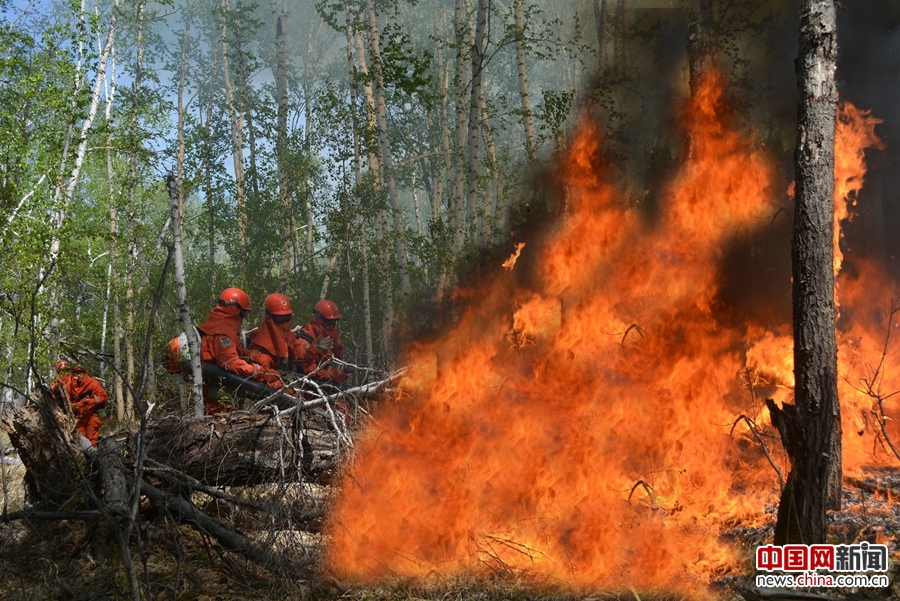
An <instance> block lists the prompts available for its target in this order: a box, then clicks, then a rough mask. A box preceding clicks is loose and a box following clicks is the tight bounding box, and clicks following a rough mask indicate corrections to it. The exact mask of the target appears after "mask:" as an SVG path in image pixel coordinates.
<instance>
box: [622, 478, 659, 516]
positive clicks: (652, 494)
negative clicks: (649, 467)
mask: <svg viewBox="0 0 900 601" xmlns="http://www.w3.org/2000/svg"><path fill="white" fill-rule="evenodd" d="M638 486H642V487H643V488H644V491H645V492H646V493H647V496H648V497H650V502H651V503H653V509H659V504H658V503H657V502H656V493H655V492H653V487H652V486H650V485H649V484H647V483H646V482H644V481H643V480H638V481H637V482H635V483H634V486H632V487H631V492H629V493H628V502H629V503H631V496H632V495H634V491H636V490H637V488H638Z"/></svg>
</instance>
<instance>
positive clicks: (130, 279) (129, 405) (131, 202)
mask: <svg viewBox="0 0 900 601" xmlns="http://www.w3.org/2000/svg"><path fill="white" fill-rule="evenodd" d="M137 10H138V14H137V58H136V61H135V70H134V71H135V73H134V99H133V102H134V106H133V107H132V110H131V149H130V152H131V155H130V157H129V173H128V223H129V225H130V226H131V228H130V230H131V231H130V238H129V247H128V258H127V259H126V268H127V270H126V272H125V332H124V339H125V381H124V382H123V384H124V388H125V394H124V405H123V407H122V417H121V419H122V420H130V419H132V417H133V405H134V399H133V395H132V390H133V389H134V388H133V387H134V374H135V369H134V343H133V340H132V338H133V336H134V249H135V244H137V241H136V240H135V236H136V234H135V233H134V223H135V211H136V210H137V203H136V202H135V191H136V189H137V162H138V112H139V110H138V108H139V105H140V98H141V93H142V86H143V76H144V10H145V3H144V0H140V1H139V3H138V9H137Z"/></svg>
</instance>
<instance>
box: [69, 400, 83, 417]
mask: <svg viewBox="0 0 900 601" xmlns="http://www.w3.org/2000/svg"><path fill="white" fill-rule="evenodd" d="M71 405H72V413H74V414H75V415H76V416H77V415H81V410H82V409H83V408H84V401H75V402H74V403H71Z"/></svg>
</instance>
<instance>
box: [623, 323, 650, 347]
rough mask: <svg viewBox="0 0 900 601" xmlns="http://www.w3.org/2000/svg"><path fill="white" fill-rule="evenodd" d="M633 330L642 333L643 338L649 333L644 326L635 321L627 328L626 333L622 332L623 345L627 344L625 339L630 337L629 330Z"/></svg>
mask: <svg viewBox="0 0 900 601" xmlns="http://www.w3.org/2000/svg"><path fill="white" fill-rule="evenodd" d="M631 330H635V331H636V332H637V333H638V334H640V335H641V338H642V339H643V338H644V337H645V336H646V335H647V333H646V332H645V331H644V328H642V327H641V326H639V325H638V324H636V323H633V324H631V325H630V326H628V329H627V330H625V333H624V334H622V346H625V339H626V338H628V334H629V332H631Z"/></svg>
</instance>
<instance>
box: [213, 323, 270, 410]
mask: <svg viewBox="0 0 900 601" xmlns="http://www.w3.org/2000/svg"><path fill="white" fill-rule="evenodd" d="M241 321H242V320H241V310H240V308H239V307H236V306H232V305H227V306H222V305H218V306H216V307H214V308H213V310H212V311H210V312H209V315H207V316H206V321H205V322H203V325H201V326H198V327H197V329H198V330H200V360H201V361H203V362H204V363H214V364H216V365H218V366H219V367H221V368H222V369H225V370H227V371H230V372H233V373H236V374H237V375H239V376H241V377H244V378H253V379H255V380H260V381H262V382H265V383H266V385H267V386H268V387H269V388H272V389H273V391H274V390H278V389H280V388H282V386H283V384H282V382H281V375H280V374H279V373H278V372H277V371H275V370H273V369H269V368H267V367H265V366H262V365H259V364H257V363H252V362H249V361H246V360H245V359H243V358H242V357H241V355H242V354H247V353H246V349H243V348H240V342H241V332H240V330H241ZM203 406H204V407H205V408H206V413H207V414H208V415H212V414H214V413H222V412H226V411H230V407H228V406H227V405H225V404H223V403H221V402H220V401H219V400H218V399H216V398H212V396H211V395H210V382H209V381H204V383H203Z"/></svg>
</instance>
